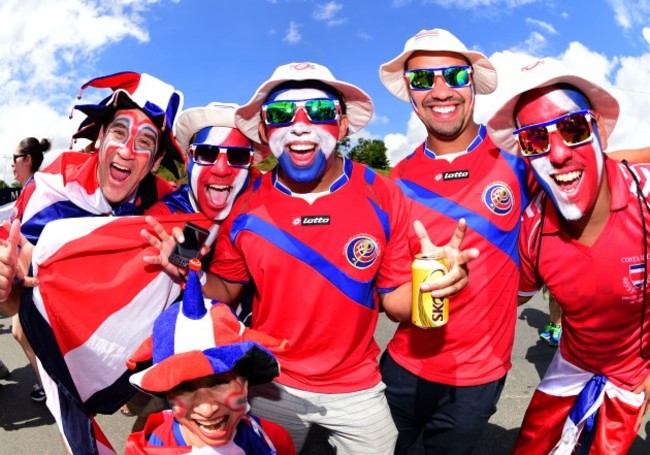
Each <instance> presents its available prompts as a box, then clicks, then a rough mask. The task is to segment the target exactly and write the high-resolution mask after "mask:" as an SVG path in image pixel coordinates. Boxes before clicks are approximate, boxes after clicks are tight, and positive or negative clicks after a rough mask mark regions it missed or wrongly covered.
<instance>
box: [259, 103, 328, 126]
mask: <svg viewBox="0 0 650 455" xmlns="http://www.w3.org/2000/svg"><path fill="white" fill-rule="evenodd" d="M299 107H303V108H304V109H305V113H306V114H307V118H308V119H309V121H310V122H312V123H333V122H336V121H337V120H338V109H339V102H338V100H332V99H329V98H318V99H311V100H302V101H270V102H268V103H264V105H263V106H262V112H263V113H264V122H265V123H266V124H267V125H269V126H286V125H290V124H291V123H293V122H294V121H295V119H296V114H297V112H298V108H299Z"/></svg>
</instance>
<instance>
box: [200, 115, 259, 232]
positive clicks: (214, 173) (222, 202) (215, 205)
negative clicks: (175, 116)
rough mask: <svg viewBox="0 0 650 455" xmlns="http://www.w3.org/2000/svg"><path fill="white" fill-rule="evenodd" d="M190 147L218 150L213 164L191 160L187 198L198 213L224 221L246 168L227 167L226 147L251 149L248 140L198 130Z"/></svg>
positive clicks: (230, 132) (223, 131)
mask: <svg viewBox="0 0 650 455" xmlns="http://www.w3.org/2000/svg"><path fill="white" fill-rule="evenodd" d="M192 145H197V146H198V145H212V146H218V147H220V149H221V151H222V153H219V155H218V156H217V159H216V161H215V162H214V164H198V163H197V162H196V161H195V160H194V159H193V158H192V157H191V156H190V160H189V165H188V181H189V184H190V190H191V196H192V198H193V199H194V202H196V204H197V205H198V207H197V208H198V209H199V210H200V211H201V212H202V213H203V214H204V215H205V216H206V217H208V218H210V219H213V220H215V221H221V220H223V219H225V218H226V217H227V216H228V214H229V213H230V210H231V209H232V205H233V203H234V201H235V198H236V197H237V195H238V194H239V192H240V191H241V189H242V188H243V187H244V185H245V183H246V180H247V179H248V172H249V171H248V168H247V167H237V166H231V165H229V164H228V158H227V152H226V150H227V149H228V148H229V147H233V148H249V149H250V148H251V142H250V140H249V139H248V138H247V137H246V136H244V135H243V134H242V133H241V132H240V131H239V130H238V129H235V128H228V127H212V128H206V129H205V130H201V131H200V132H199V134H197V138H196V139H195V142H194V143H193V144H192Z"/></svg>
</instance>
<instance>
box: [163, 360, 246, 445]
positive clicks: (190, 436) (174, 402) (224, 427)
mask: <svg viewBox="0 0 650 455" xmlns="http://www.w3.org/2000/svg"><path fill="white" fill-rule="evenodd" d="M247 396H248V382H247V381H246V380H245V379H244V378H242V377H241V376H238V375H236V374H235V373H234V372H228V373H224V374H220V375H215V376H207V377H204V378H200V379H195V380H193V381H187V382H183V383H182V384H180V385H179V386H177V387H175V388H174V389H173V390H172V391H170V392H168V393H167V399H168V400H169V402H170V404H171V408H172V413H173V415H174V418H175V419H176V420H177V421H178V422H179V423H180V424H181V425H182V428H181V432H182V434H183V438H184V439H185V442H186V443H187V444H188V445H190V446H193V447H197V448H200V447H204V446H206V445H208V446H213V447H214V446H222V445H224V444H227V443H228V442H230V441H231V440H232V438H233V437H234V435H235V429H236V428H237V424H238V423H239V421H240V420H241V418H242V416H243V415H244V414H246V411H247V408H248V401H247Z"/></svg>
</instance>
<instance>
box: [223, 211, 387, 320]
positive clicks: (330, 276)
mask: <svg viewBox="0 0 650 455" xmlns="http://www.w3.org/2000/svg"><path fill="white" fill-rule="evenodd" d="M242 231H249V232H251V233H253V234H255V235H257V236H259V237H260V238H263V239H266V240H267V241H269V242H271V243H272V244H273V245H275V246H276V247H278V248H280V249H281V250H283V251H284V252H285V253H287V254H288V255H290V256H293V257H294V258H296V259H298V260H299V261H301V262H303V263H305V264H307V265H308V266H310V267H311V268H312V269H314V270H316V271H317V272H318V273H319V274H321V275H322V276H323V277H324V278H325V279H327V280H328V281H329V282H330V283H332V284H333V285H334V286H336V287H337V288H338V289H339V290H340V291H341V292H343V293H344V294H345V295H347V296H348V297H349V298H350V299H351V300H353V301H355V302H356V303H358V304H360V305H363V306H365V307H367V308H374V302H373V286H374V279H373V280H370V281H357V280H355V279H353V278H350V277H349V276H347V275H346V274H345V273H343V272H342V271H341V270H340V269H339V268H338V267H336V265H334V264H332V263H331V262H330V261H328V260H327V259H326V258H324V257H323V256H322V255H321V254H320V253H318V252H317V251H315V250H314V249H312V248H310V247H309V246H307V245H305V244H304V243H303V242H301V241H300V240H298V239H296V238H295V237H293V236H291V235H289V234H288V233H287V232H286V231H283V230H282V229H280V228H278V227H276V226H273V225H272V224H269V223H267V222H266V221H264V220H263V219H261V218H259V217H257V216H254V215H250V214H245V215H240V216H238V217H237V219H236V220H235V221H234V222H233V226H232V230H231V232H230V239H231V240H232V242H233V243H235V240H236V238H237V236H238V235H239V233H240V232H242Z"/></svg>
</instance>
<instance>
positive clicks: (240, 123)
mask: <svg viewBox="0 0 650 455" xmlns="http://www.w3.org/2000/svg"><path fill="white" fill-rule="evenodd" d="M306 80H316V81H320V82H323V83H324V84H327V85H329V86H332V87H334V88H335V89H336V90H338V91H339V92H340V93H341V95H342V96H343V101H344V102H345V106H346V109H347V116H348V120H349V123H350V125H349V133H350V134H352V133H356V132H357V131H359V130H360V129H362V128H363V127H364V126H366V125H367V124H368V122H369V121H370V119H371V118H372V114H373V111H374V110H373V104H372V100H371V99H370V96H368V95H367V94H366V92H364V91H363V90H361V89H360V88H358V87H356V86H354V85H352V84H348V83H347V82H342V81H339V80H336V78H334V75H333V74H332V72H331V71H330V70H329V69H328V68H326V67H324V66H322V65H319V64H317V63H310V62H305V63H289V64H287V65H282V66H279V67H277V68H276V69H275V71H274V72H273V74H272V75H271V78H270V79H269V80H267V81H266V82H264V83H263V84H262V85H261V86H260V87H259V88H258V89H257V91H256V92H255V95H253V97H252V98H251V99H250V101H249V102H248V103H246V104H244V105H243V106H241V107H240V108H239V109H237V112H236V113H235V124H236V125H237V127H238V128H239V130H240V131H241V132H242V133H244V134H245V135H246V136H248V137H249V138H250V139H252V140H253V141H255V142H259V141H260V136H259V131H258V125H259V123H260V122H261V121H262V119H261V117H260V111H261V109H262V104H263V103H264V102H265V101H266V99H267V98H268V96H269V95H270V94H271V92H272V91H273V89H274V88H275V87H277V86H278V85H280V84H282V83H283V82H289V81H306Z"/></svg>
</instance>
